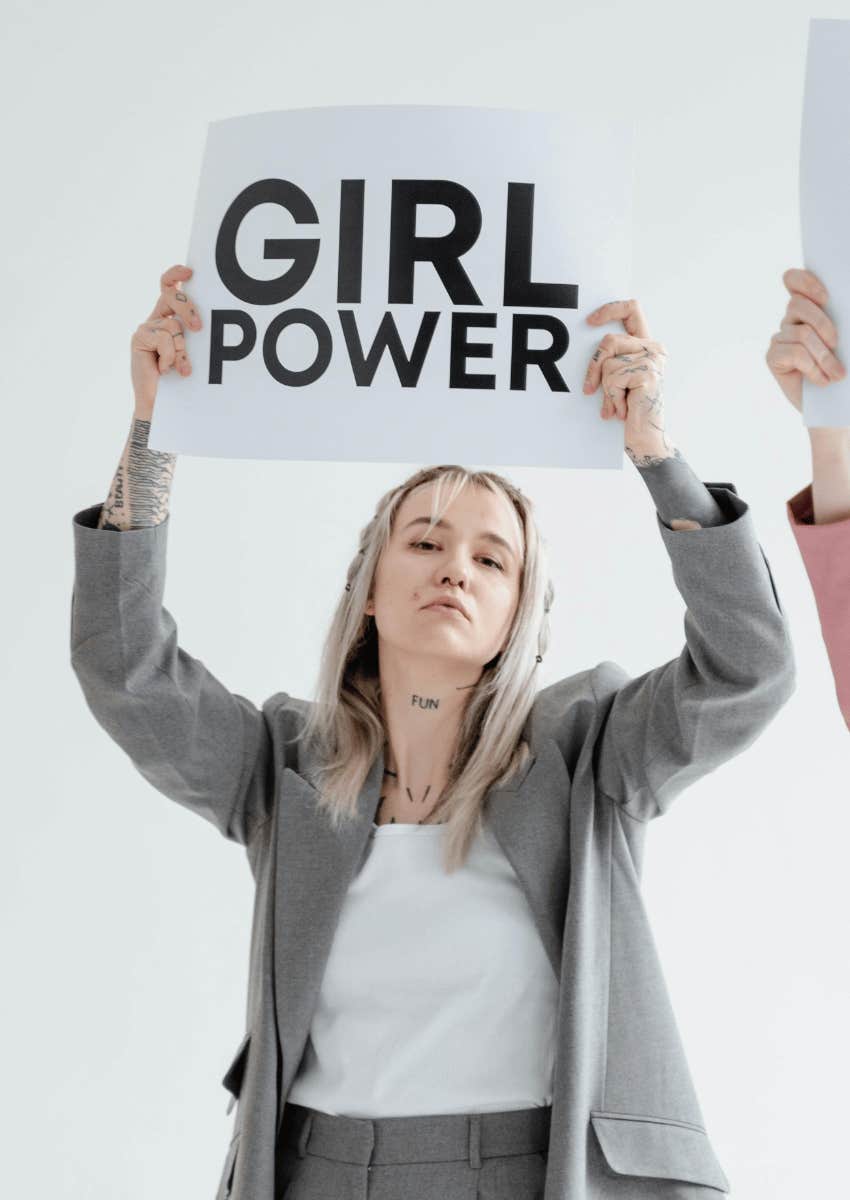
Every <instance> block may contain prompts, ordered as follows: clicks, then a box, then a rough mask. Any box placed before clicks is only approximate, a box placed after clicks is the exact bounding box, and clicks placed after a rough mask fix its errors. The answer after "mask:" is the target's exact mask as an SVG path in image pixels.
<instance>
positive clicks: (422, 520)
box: [402, 517, 516, 558]
mask: <svg viewBox="0 0 850 1200" xmlns="http://www.w3.org/2000/svg"><path fill="white" fill-rule="evenodd" d="M430 524H431V519H430V517H414V518H413V520H412V521H408V522H407V524H406V525H405V527H404V529H403V530H402V533H406V532H407V530H408V529H410V528H411V526H413V525H430ZM436 525H437V527H438V528H441V529H447V530H449V531H452V530H453V529H454V525H452V524H450V523H449V522H448V521H445V520H443V518H442V517H441V518H440V520H439V521H437V522H436ZM478 536H479V537H480V538H484V540H485V541H487V542H495V543H496V545H497V546H501V547H502V549H504V550H506V551H507V552H508V554H510V555H511V557H512V558H515V557H516V555H515V554H514V551H513V547H512V546H511V544H510V542H506V541H505V539H504V538H503V537H502V536H501V535H500V534H498V533H493V532H492V530H489V529H485V530H484V531H483V532H482V533H479V535H478Z"/></svg>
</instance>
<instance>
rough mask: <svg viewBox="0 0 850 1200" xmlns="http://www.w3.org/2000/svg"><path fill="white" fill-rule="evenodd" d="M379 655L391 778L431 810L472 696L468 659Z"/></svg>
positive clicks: (445, 777) (404, 794) (446, 774)
mask: <svg viewBox="0 0 850 1200" xmlns="http://www.w3.org/2000/svg"><path fill="white" fill-rule="evenodd" d="M387 657H388V656H382V658H381V668H380V677H381V703H382V708H383V715H384V725H385V728H386V730H387V743H386V746H385V749H384V768H385V770H386V771H387V772H393V775H388V777H387V782H389V783H391V784H392V785H393V787H395V788H397V789H398V793H399V795H400V796H402V797H404V798H406V799H407V800H410V801H411V802H421V803H422V807H423V811H430V809H431V808H433V806H434V804H435V803H436V801H437V799H438V798H439V796H440V794H441V793H442V791H443V790H444V789H445V786H446V783H447V782H448V777H449V768H450V765H451V761H452V756H453V754H454V752H455V749H456V744H457V735H458V730H459V729H460V724H461V721H462V719H463V714H464V711H465V709H466V706H467V704H468V702H469V693H470V689H471V688H472V687H473V686H474V684H475V682H476V679H474V678H473V679H470V678H469V676H468V672H467V669H466V668H465V666H464V664H458V663H456V662H443V663H441V662H440V661H439V660H434V659H428V660H422V661H417V662H414V663H411V664H400V663H398V662H392V661H391V660H390V661H387Z"/></svg>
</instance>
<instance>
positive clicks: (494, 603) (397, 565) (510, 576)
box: [366, 484, 522, 677]
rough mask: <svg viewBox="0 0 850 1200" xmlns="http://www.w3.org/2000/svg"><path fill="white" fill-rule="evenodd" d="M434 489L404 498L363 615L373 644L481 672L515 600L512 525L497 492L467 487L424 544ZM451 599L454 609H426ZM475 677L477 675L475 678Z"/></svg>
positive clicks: (516, 555) (517, 566) (517, 559)
mask: <svg viewBox="0 0 850 1200" xmlns="http://www.w3.org/2000/svg"><path fill="white" fill-rule="evenodd" d="M433 488H434V485H433V484H429V485H427V486H426V487H424V488H422V489H421V490H420V491H418V492H416V493H415V494H414V495H411V496H406V497H405V499H404V501H403V503H402V505H401V507H400V508H399V510H398V512H397V513H396V517H395V523H394V527H393V533H392V536H391V538H390V541H389V542H388V544H387V545H386V546H385V548H384V550H383V553H382V554H381V557H380V559H379V561H378V567H377V570H376V572H375V579H374V582H373V593H372V598H371V600H370V601H369V602H368V604H367V606H366V612H367V613H371V614H372V615H373V616H374V617H375V623H376V625H377V628H378V635H379V645H380V646H381V648H382V651H383V652H384V653H386V648H387V647H392V648H393V649H394V650H396V651H399V652H402V653H404V654H406V655H413V656H421V657H424V658H428V659H429V660H434V659H435V658H443V659H450V660H452V661H453V662H454V663H460V662H462V663H463V664H464V665H465V666H466V667H470V668H475V669H476V671H477V672H480V669H481V667H483V665H484V664H485V663H486V662H489V661H490V659H491V658H493V657H494V656H495V655H496V654H497V653H498V652H499V651H500V650H502V649H503V648H504V643H505V642H506V640H507V636H508V633H509V631H510V627H511V622H512V621H513V617H514V613H515V611H516V606H517V601H518V599H519V584H520V572H521V569H522V549H521V542H520V536H521V534H520V528H519V521H518V519H517V517H516V514H515V511H514V509H513V506H512V505H511V504H510V503H509V501H508V500H507V499H505V498H504V497H503V496H502V495H501V494H494V493H493V492H491V491H490V490H489V488H485V487H475V486H473V485H471V484H468V485H467V486H466V487H465V488H464V489H463V491H462V492H461V493H460V495H459V496H457V497H456V498H455V500H454V501H453V502H452V504H450V505H449V507H448V508H447V509H446V511H445V513H444V514H443V524H441V525H437V526H436V527H435V528H434V529H433V530H432V532H431V534H430V536H429V537H428V538H427V539H424V540H423V534H424V531H425V530H426V529H427V527H428V522H429V520H430V513H431V496H432V493H433ZM447 597H451V598H452V599H453V600H455V601H457V602H458V603H459V604H461V605H462V606H463V608H464V609H465V611H466V616H463V615H462V614H461V613H458V612H457V611H455V610H451V609H450V610H447V609H445V608H433V607H431V608H429V607H426V606H427V605H430V604H431V603H432V601H434V600H439V599H445V598H447ZM476 677H477V675H476Z"/></svg>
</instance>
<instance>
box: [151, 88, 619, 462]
mask: <svg viewBox="0 0 850 1200" xmlns="http://www.w3.org/2000/svg"><path fill="white" fill-rule="evenodd" d="M592 113H593V109H592V106H588V105H583V104H582V105H577V110H576V113H575V114H574V115H572V114H571V115H566V114H560V113H541V112H524V111H515V110H509V109H488V108H466V107H457V108H454V107H440V106H428V105H414V106H395V105H375V106H368V105H367V106H358V107H341V108H335V107H328V108H305V109H294V110H289V111H284V112H267V113H257V114H253V115H250V116H243V117H235V118H232V119H228V120H222V121H217V122H213V123H211V124H210V126H209V131H208V135H207V143H206V149H205V153H204V159H203V165H202V169H201V177H200V182H199V187H198V194H197V201H196V207H195V214H194V221H193V224H192V233H191V241H190V246H189V253H188V255H187V257H186V260H185V261H186V263H187V264H188V266H190V267H192V269H193V271H194V275H193V276H192V278H191V279H190V280H189V281H188V283H187V284H186V289H187V291H188V292H189V293H190V294H191V295H192V297H193V298H194V299H195V300H196V301H197V302H198V304H199V306H200V310H201V314H202V317H203V318H204V328H203V329H202V330H201V331H200V332H199V333H188V334H187V344H188V347H189V354H190V356H191V358H192V365H193V372H192V374H191V375H190V376H189V377H187V378H183V377H180V376H179V375H178V374H177V373H176V372H175V371H172V372H171V373H170V374H168V375H166V376H163V378H162V379H161V381H160V384H159V394H158V397H157V401H156V407H155V411H154V417H153V421H152V427H151V436H150V445H151V447H152V448H153V449H156V450H168V451H171V452H175V453H180V454H196V455H209V456H220V457H229V458H283V459H304V460H330V461H361V462H404V463H414V464H429V463H438V462H460V463H464V464H465V465H475V464H491V465H501V466H552V467H606V468H621V467H622V462H623V424H622V422H620V421H603V420H602V418H601V416H600V407H601V402H602V393H601V389H600V390H599V391H597V392H596V393H595V394H594V395H592V396H586V395H584V393H583V392H582V384H583V382H584V376H585V373H586V370H587V366H588V363H589V362H590V359H591V355H592V354H593V351H594V349H595V348H596V346H597V345H598V343H599V340H600V339H601V337H602V336H603V335H604V334H605V333H607V332H612V333H622V332H624V331H623V328H622V325H621V323H620V322H617V323H616V324H613V323H612V324H611V325H610V326H602V327H599V326H596V327H594V326H590V325H588V324H587V323H586V321H585V316H586V315H587V313H589V312H591V311H592V310H593V309H595V308H597V307H598V306H599V305H600V304H603V303H605V302H606V301H609V300H622V299H627V298H628V297H629V296H630V295H631V292H630V273H631V208H632V180H633V169H634V161H633V153H634V151H633V144H634V137H633V127H632V120H631V118H626V119H625V120H624V121H622V122H617V123H612V122H610V121H608V120H603V119H602V118H597V119H594V117H593V115H592Z"/></svg>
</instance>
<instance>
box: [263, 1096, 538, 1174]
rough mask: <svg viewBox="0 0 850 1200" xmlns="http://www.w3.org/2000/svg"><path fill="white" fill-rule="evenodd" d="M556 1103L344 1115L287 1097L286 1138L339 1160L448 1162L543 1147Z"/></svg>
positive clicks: (476, 1162) (303, 1151)
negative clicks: (488, 1109) (476, 1110)
mask: <svg viewBox="0 0 850 1200" xmlns="http://www.w3.org/2000/svg"><path fill="white" fill-rule="evenodd" d="M551 1114H552V1107H551V1105H545V1106H541V1107H535V1108H520V1109H512V1110H508V1111H500V1112H484V1113H435V1114H427V1115H424V1116H412V1117H344V1116H333V1115H332V1114H330V1113H325V1112H321V1111H320V1110H319V1109H315V1108H308V1107H305V1106H304V1105H301V1104H291V1103H289V1102H288V1101H287V1103H286V1106H285V1110H284V1116H283V1124H282V1128H281V1142H282V1143H283V1144H284V1145H287V1146H293V1147H295V1149H296V1150H297V1152H298V1154H299V1156H300V1157H302V1158H303V1156H304V1155H305V1154H319V1155H321V1156H322V1157H323V1158H332V1159H336V1160H337V1161H339V1162H349V1163H361V1164H367V1163H368V1164H370V1165H371V1164H373V1163H375V1164H377V1163H410V1162H449V1161H453V1160H463V1159H468V1161H469V1162H470V1163H471V1165H472V1166H474V1167H480V1166H481V1159H482V1158H493V1157H497V1156H501V1155H510V1154H539V1153H544V1152H545V1151H546V1150H547V1149H548V1146H549V1123H550V1118H551Z"/></svg>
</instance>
